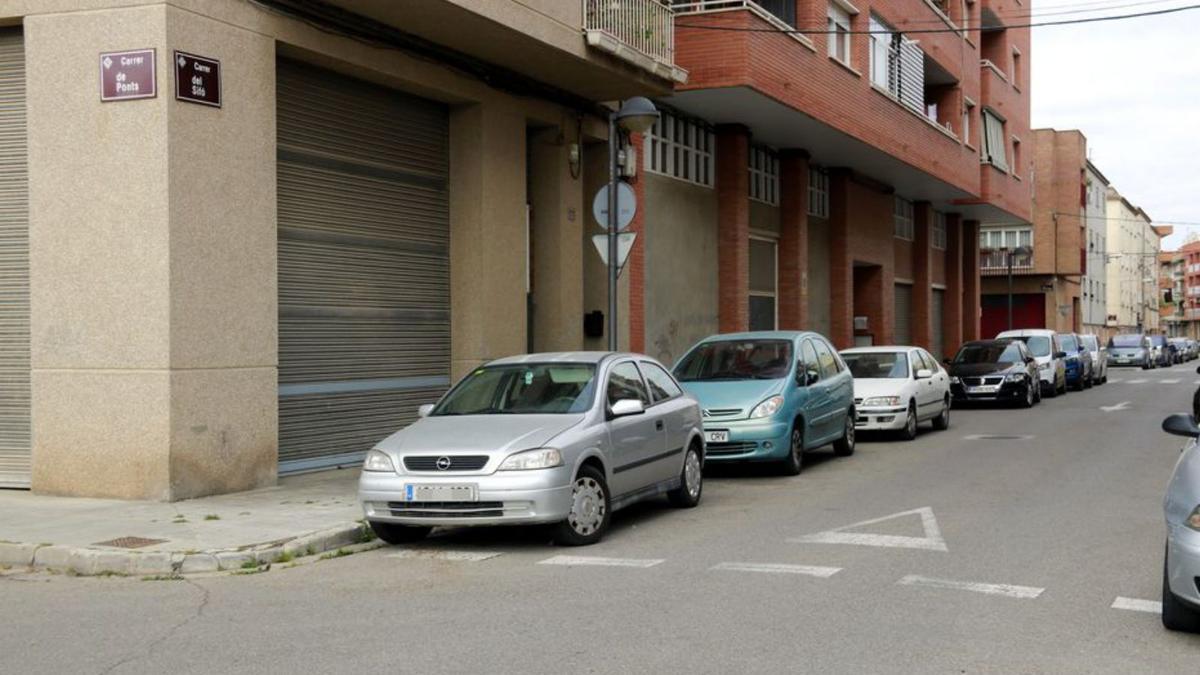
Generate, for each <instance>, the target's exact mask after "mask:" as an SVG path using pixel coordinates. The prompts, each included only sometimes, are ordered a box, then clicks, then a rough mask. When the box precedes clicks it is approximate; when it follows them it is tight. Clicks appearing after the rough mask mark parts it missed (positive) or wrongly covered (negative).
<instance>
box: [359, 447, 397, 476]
mask: <svg viewBox="0 0 1200 675" xmlns="http://www.w3.org/2000/svg"><path fill="white" fill-rule="evenodd" d="M363 471H387V472H389V473H396V465H395V464H392V458H391V457H388V455H387V453H386V452H384V451H382V450H372V451H370V452H368V453H367V458H366V459H365V460H363Z"/></svg>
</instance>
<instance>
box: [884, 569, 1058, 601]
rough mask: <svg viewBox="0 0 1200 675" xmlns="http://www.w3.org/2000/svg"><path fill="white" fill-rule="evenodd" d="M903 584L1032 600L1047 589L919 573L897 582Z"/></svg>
mask: <svg viewBox="0 0 1200 675" xmlns="http://www.w3.org/2000/svg"><path fill="white" fill-rule="evenodd" d="M896 583H897V584H900V585H901V586H927V587H929V588H949V589H953V590H957V591H971V592H974V593H986V594H988V595H1003V596H1005V597H1008V598H1020V599H1022V600H1032V599H1034V598H1036V597H1038V596H1039V595H1041V594H1042V593H1043V592H1044V591H1045V590H1046V589H1044V588H1034V587H1033V586H1012V585H1009V584H981V583H977V582H974V581H950V580H949V579H932V578H930V577H923V576H920V575H919V574H910V575H908V576H906V577H904V578H903V579H901V580H900V581H897V582H896Z"/></svg>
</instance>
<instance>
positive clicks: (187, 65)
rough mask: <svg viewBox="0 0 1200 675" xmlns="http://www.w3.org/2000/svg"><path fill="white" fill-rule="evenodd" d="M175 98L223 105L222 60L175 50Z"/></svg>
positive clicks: (215, 105)
mask: <svg viewBox="0 0 1200 675" xmlns="http://www.w3.org/2000/svg"><path fill="white" fill-rule="evenodd" d="M175 98H176V99H177V100H179V101H187V102H188V103H199V104H200V105H208V106H212V107H214V108H220V107H221V62H220V61H218V60H216V59H210V58H206V57H203V56H196V55H195V54H188V53H187V52H181V51H178V50H176V51H175Z"/></svg>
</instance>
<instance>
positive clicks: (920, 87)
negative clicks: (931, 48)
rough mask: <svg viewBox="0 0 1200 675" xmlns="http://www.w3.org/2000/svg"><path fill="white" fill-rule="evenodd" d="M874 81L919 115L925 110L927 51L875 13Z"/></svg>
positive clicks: (872, 66) (871, 22)
mask: <svg viewBox="0 0 1200 675" xmlns="http://www.w3.org/2000/svg"><path fill="white" fill-rule="evenodd" d="M870 38H871V83H872V84H874V85H875V86H876V87H879V88H880V89H883V90H885V91H887V92H888V93H889V94H890V95H891V96H892V98H895V99H896V100H897V101H900V102H901V103H902V104H904V105H905V106H907V107H909V108H910V109H912V110H913V112H916V113H917V114H920V115H924V114H926V111H925V52H924V51H922V50H921V48H920V46H918V45H917V43H916V42H915V41H913V40H909V39H908V38H906V37H904V36H903V35H902V34H900V33H898V32H896V31H895V29H894V28H892V27H891V26H889V25H888V24H887V23H885V22H884V21H883V20H882V19H880V18H879V17H877V16H875V15H874V14H872V15H871V21H870Z"/></svg>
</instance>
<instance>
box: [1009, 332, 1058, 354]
mask: <svg viewBox="0 0 1200 675" xmlns="http://www.w3.org/2000/svg"><path fill="white" fill-rule="evenodd" d="M1009 339H1011V340H1020V341H1021V342H1024V343H1025V346H1026V347H1029V353H1030V354H1033V355H1034V356H1050V338H1048V337H1046V336H1045V335H1024V336H1022V337H1014V338H1009Z"/></svg>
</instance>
